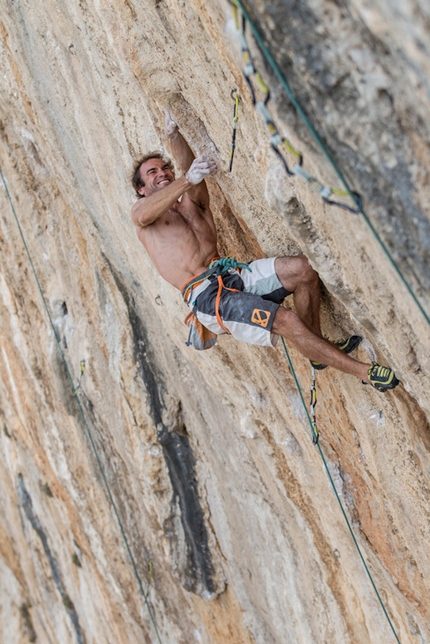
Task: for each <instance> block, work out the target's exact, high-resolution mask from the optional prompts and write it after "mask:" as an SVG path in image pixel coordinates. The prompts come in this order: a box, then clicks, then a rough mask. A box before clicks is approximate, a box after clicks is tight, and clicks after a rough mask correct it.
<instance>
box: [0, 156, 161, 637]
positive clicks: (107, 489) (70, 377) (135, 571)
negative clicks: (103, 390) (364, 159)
mask: <svg viewBox="0 0 430 644" xmlns="http://www.w3.org/2000/svg"><path fill="white" fill-rule="evenodd" d="M0 175H1V179H2V182H3V185H4V188H5V190H6V195H7V198H8V200H9V203H10V206H11V209H12V213H13V216H14V219H15V222H16V225H17V227H18V231H19V234H20V237H21V240H22V243H23V245H24V249H25V252H26V254H27V258H28V261H29V263H30V266H31V270H32V272H33V276H34V278H35V281H36V284H37V288H38V290H39V293H40V296H41V299H42V302H43V306H44V308H45V311H46V315H47V317H48V320H49V324H50V327H51V329H52V332H53V335H54V338H55V342H56V344H57V347H58V350H59V352H60V356H61V360H62V362H63V366H64V369H65V371H66V374H67V378H68V380H69V383H70V385H71V387H72V391H73V395H74V396H75V400H76V403H77V405H78V408H79V412H80V415H81V418H82V421H83V424H84V427H85V430H86V433H87V436H88V439H89V441H90V444H91V447H92V450H93V453H94V456H95V459H96V461H97V465H98V468H99V472H100V475H101V478H102V480H103V483H104V486H105V489H106V493H107V496H108V499H109V502H110V504H111V507H112V510H113V512H114V514H115V517H116V519H117V522H118V526H119V529H120V532H121V536H122V539H123V542H124V546H125V549H126V551H127V554H128V556H129V559H130V562H131V565H132V568H133V572H134V576H135V578H136V581H137V584H138V587H139V591H140V593H141V595H142V597H143V600H144V602H145V605H146V608H147V610H148V615H149V618H150V621H151V623H152V625H153V627H154V630H155V634H156V636H157V641H158V642H159V644H163V643H162V641H161V637H160V634H159V632H158V626H157V623H156V621H155V617H154V614H153V612H152V608H151V606H150V604H149V600H148V593H147V592H145V590H144V588H143V583H142V579H141V577H140V574H139V571H138V569H137V563H136V560H135V558H134V556H133V553H132V551H131V547H130V544H129V541H128V539H127V535H126V533H125V528H124V526H123V523H122V521H121V517H120V515H119V511H118V508H117V505H116V503H115V501H114V498H113V495H112V492H111V489H110V486H109V483H108V479H107V475H106V473H105V470H104V467H103V465H102V462H101V458H100V455H99V453H98V450H97V447H96V444H95V442H94V438H93V435H92V432H91V430H90V427H89V424H88V421H87V418H86V415H85V412H84V409H83V407H82V403H81V400H80V398H79V396H78V392H77V389H78V387H75V385H74V382H73V377H72V374H71V373H70V369H69V365H68V364H67V360H66V356H65V355H64V351H63V348H62V346H61V341H60V338H59V336H58V333H57V330H56V328H55V325H54V323H53V320H52V317H51V313H50V312H49V307H48V303H47V301H46V299H45V296H44V294H43V291H42V287H41V285H40V280H39V277H38V275H37V272H36V268H35V266H34V263H33V259H32V257H31V254H30V251H29V248H28V245H27V242H26V240H25V236H24V232H23V230H22V228H21V224H20V223H19V219H18V215H17V213H16V210H15V206H14V205H13V202H12V197H11V195H10V192H9V188H8V186H7V183H6V179H5V177H4V174H3V172H2V170H1V169H0ZM82 362H83V361H82ZM82 362H81V376H82V375H83V371H82Z"/></svg>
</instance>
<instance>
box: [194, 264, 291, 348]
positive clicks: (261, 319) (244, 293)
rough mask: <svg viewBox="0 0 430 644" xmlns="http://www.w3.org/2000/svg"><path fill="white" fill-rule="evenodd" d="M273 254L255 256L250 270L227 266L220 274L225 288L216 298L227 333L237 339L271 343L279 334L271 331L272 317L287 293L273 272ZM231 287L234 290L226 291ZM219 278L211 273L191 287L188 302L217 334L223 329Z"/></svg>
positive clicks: (272, 343)
mask: <svg viewBox="0 0 430 644" xmlns="http://www.w3.org/2000/svg"><path fill="white" fill-rule="evenodd" d="M275 259H276V258H275V257H269V258H267V259H257V260H255V261H254V262H251V263H250V264H249V265H248V266H249V268H250V269H251V270H250V271H249V270H247V269H242V270H241V271H240V273H239V271H238V270H235V269H230V270H229V272H228V273H226V274H224V275H223V276H222V279H223V283H224V286H225V288H223V289H222V292H221V299H220V301H219V305H218V306H219V309H218V310H219V314H220V316H221V319H222V322H223V324H224V325H225V327H226V328H227V329H228V331H229V333H231V335H232V336H233V337H234V338H236V339H237V340H242V341H243V342H248V343H250V344H258V345H261V346H274V345H275V344H276V341H277V339H278V336H277V335H275V334H273V333H272V325H273V319H274V317H275V313H276V311H277V310H278V308H279V305H280V304H281V303H282V302H283V300H284V299H285V298H286V297H287V295H290V292H289V291H287V290H286V289H285V288H284V287H283V286H282V284H281V282H280V281H279V279H278V276H277V275H276V273H275ZM229 289H234V290H229ZM217 294H218V280H217V276H216V275H211V276H210V277H208V278H207V279H205V280H204V281H203V282H201V283H200V284H197V285H196V286H195V287H194V288H192V289H191V291H190V293H189V294H188V296H187V300H186V301H187V304H188V306H189V307H190V308H191V309H192V311H193V313H194V315H195V316H196V317H197V319H198V320H199V321H200V322H201V323H202V324H203V325H204V326H205V327H206V328H207V329H209V330H210V331H212V332H213V333H216V334H217V335H220V334H222V333H225V330H224V329H223V328H222V327H221V326H220V325H219V323H218V320H217V317H216V299H217Z"/></svg>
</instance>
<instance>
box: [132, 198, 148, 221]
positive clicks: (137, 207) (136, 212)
mask: <svg viewBox="0 0 430 644" xmlns="http://www.w3.org/2000/svg"><path fill="white" fill-rule="evenodd" d="M131 218H132V220H133V223H134V224H135V225H136V226H141V227H142V228H143V227H145V226H147V225H148V224H149V223H151V222H149V221H148V217H147V216H146V213H145V211H144V209H143V208H142V201H141V200H140V199H139V201H136V203H135V204H133V205H132V207H131Z"/></svg>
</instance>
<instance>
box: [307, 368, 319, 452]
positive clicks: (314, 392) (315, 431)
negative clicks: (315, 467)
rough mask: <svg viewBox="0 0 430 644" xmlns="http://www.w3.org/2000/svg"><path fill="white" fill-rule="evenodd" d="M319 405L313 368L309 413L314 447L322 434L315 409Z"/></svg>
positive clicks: (312, 369)
mask: <svg viewBox="0 0 430 644" xmlns="http://www.w3.org/2000/svg"><path fill="white" fill-rule="evenodd" d="M316 404H317V379H316V374H315V369H314V367H313V366H311V399H310V402H309V411H310V417H311V425H312V442H313V444H314V445H316V444H317V443H318V440H319V437H320V434H319V431H318V427H317V419H316V415H315V407H316Z"/></svg>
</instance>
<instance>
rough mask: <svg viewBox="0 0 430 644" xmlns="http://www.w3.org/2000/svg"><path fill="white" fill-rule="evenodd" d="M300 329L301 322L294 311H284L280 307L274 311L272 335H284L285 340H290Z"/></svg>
mask: <svg viewBox="0 0 430 644" xmlns="http://www.w3.org/2000/svg"><path fill="white" fill-rule="evenodd" d="M302 327H303V322H302V321H301V320H300V318H299V316H298V315H297V313H295V312H294V311H290V310H289V309H284V307H282V306H280V307H279V309H278V310H277V311H276V314H275V318H274V320H273V325H272V332H273V333H277V334H278V335H285V337H287V338H292V337H294V336H295V335H296V334H298V333H300V331H301V328H302Z"/></svg>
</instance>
